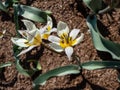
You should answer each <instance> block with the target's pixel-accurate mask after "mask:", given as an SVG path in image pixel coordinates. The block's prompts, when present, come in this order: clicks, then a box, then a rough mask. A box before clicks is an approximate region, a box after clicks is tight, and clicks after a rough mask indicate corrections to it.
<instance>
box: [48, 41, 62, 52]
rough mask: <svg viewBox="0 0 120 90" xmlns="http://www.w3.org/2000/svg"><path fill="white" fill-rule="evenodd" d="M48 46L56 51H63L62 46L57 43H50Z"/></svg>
mask: <svg viewBox="0 0 120 90" xmlns="http://www.w3.org/2000/svg"><path fill="white" fill-rule="evenodd" d="M49 46H50V47H51V48H52V49H54V50H55V51H57V52H62V51H63V48H61V47H60V46H59V45H57V44H54V43H50V44H49Z"/></svg>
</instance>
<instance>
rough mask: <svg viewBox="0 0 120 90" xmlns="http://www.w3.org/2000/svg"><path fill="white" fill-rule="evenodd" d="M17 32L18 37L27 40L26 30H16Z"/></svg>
mask: <svg viewBox="0 0 120 90" xmlns="http://www.w3.org/2000/svg"><path fill="white" fill-rule="evenodd" d="M18 32H19V33H20V35H22V37H24V38H27V32H26V30H18Z"/></svg>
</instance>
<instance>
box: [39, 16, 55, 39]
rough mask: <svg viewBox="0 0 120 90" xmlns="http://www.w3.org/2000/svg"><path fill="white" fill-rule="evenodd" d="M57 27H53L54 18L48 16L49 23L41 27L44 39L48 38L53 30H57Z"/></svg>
mask: <svg viewBox="0 0 120 90" xmlns="http://www.w3.org/2000/svg"><path fill="white" fill-rule="evenodd" d="M56 31H57V29H56V28H53V22H52V18H51V17H49V16H47V25H45V26H44V27H43V28H41V29H40V32H41V36H42V38H43V39H44V40H48V37H49V36H50V34H51V33H52V32H56Z"/></svg>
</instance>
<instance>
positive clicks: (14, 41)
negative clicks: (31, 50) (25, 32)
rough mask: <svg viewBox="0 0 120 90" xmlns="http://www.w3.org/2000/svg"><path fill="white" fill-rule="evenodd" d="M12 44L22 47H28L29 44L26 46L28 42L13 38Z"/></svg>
mask: <svg viewBox="0 0 120 90" xmlns="http://www.w3.org/2000/svg"><path fill="white" fill-rule="evenodd" d="M11 40H12V42H13V43H14V44H16V45H18V46H20V47H28V45H27V44H25V42H27V40H26V39H23V38H11Z"/></svg>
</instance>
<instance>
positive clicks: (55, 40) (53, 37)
mask: <svg viewBox="0 0 120 90" xmlns="http://www.w3.org/2000/svg"><path fill="white" fill-rule="evenodd" d="M48 40H49V41H50V42H52V43H55V44H57V45H59V42H60V38H59V37H56V36H53V35H50V36H49V37H48Z"/></svg>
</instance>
